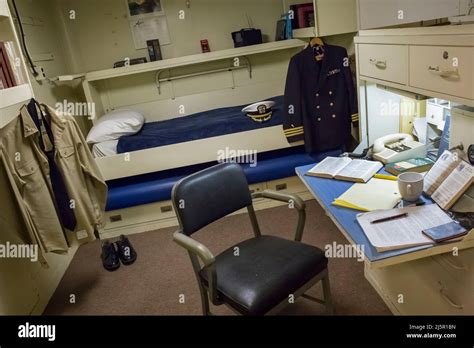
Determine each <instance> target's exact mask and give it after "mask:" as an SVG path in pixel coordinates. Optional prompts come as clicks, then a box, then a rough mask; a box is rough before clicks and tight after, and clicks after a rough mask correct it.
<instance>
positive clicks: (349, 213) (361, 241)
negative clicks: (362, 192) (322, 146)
mask: <svg viewBox="0 0 474 348" xmlns="http://www.w3.org/2000/svg"><path fill="white" fill-rule="evenodd" d="M314 166H315V164H311V165H307V166H303V167H298V168H296V173H297V174H298V176H299V177H300V179H301V180H302V181H303V182H304V183H305V184H306V186H308V187H309V189H310V191H311V193H312V194H313V196H315V197H316V198H317V200H318V201H319V202H320V203H321V204H322V205H323V208H324V209H325V210H326V211H327V212H329V213H330V214H331V215H332V217H333V218H334V219H335V220H336V221H337V222H338V223H339V225H340V226H341V227H342V228H343V229H344V230H345V231H346V233H347V234H348V235H349V236H350V237H351V239H352V242H354V244H357V245H363V246H364V253H365V257H366V258H367V259H368V260H369V261H378V260H382V259H386V258H389V257H393V256H399V255H403V254H407V253H411V252H414V251H418V250H423V249H428V248H431V245H423V246H418V247H412V248H406V249H399V250H391V251H385V252H382V253H379V252H378V251H377V250H376V249H375V248H374V247H373V246H372V244H370V242H369V240H368V239H367V237H366V235H365V233H364V231H363V230H362V228H361V227H360V225H359V223H358V222H357V219H356V217H357V215H358V214H360V213H361V212H360V211H357V210H354V209H348V208H343V207H338V206H335V205H332V204H331V203H332V202H333V201H334V200H335V199H336V198H338V197H339V196H340V195H342V194H343V193H344V192H346V191H347V190H348V189H349V188H350V187H351V186H352V185H354V183H352V182H347V181H340V180H334V179H325V178H318V177H313V176H307V175H304V174H305V173H307V172H308V171H309V170H310V169H311V168H313V167H314ZM380 173H382V174H388V173H386V172H384V171H383V170H381V171H380ZM425 201H426V202H427V203H428V204H429V203H432V202H431V201H429V200H426V199H425Z"/></svg>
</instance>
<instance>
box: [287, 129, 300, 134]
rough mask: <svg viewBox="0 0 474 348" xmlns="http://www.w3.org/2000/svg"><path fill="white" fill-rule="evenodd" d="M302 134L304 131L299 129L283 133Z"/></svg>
mask: <svg viewBox="0 0 474 348" xmlns="http://www.w3.org/2000/svg"><path fill="white" fill-rule="evenodd" d="M300 133H301V134H302V133H304V130H303V129H299V130H295V131H291V132H285V135H291V134H300Z"/></svg>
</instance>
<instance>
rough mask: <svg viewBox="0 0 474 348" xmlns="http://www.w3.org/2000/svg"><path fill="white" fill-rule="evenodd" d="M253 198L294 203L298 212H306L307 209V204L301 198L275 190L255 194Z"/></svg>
mask: <svg viewBox="0 0 474 348" xmlns="http://www.w3.org/2000/svg"><path fill="white" fill-rule="evenodd" d="M252 198H269V199H273V200H275V201H280V202H286V203H293V204H294V205H295V208H296V209H297V210H304V209H305V208H306V204H305V202H304V201H303V200H302V199H301V197H299V196H297V195H293V194H290V193H283V192H277V191H273V190H264V191H262V192H255V193H253V194H252Z"/></svg>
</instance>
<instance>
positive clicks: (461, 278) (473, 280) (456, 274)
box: [433, 248, 474, 297]
mask: <svg viewBox="0 0 474 348" xmlns="http://www.w3.org/2000/svg"><path fill="white" fill-rule="evenodd" d="M433 259H434V260H435V261H436V262H437V263H439V264H440V265H441V266H443V267H444V268H445V269H446V271H447V272H448V273H449V274H451V276H452V277H453V278H454V279H455V280H456V281H458V282H459V283H460V284H461V285H462V286H466V287H468V288H469V287H470V288H471V291H472V293H473V294H474V248H471V249H467V250H460V251H459V253H458V254H457V256H454V255H453V254H452V253H446V254H441V255H436V256H433ZM473 297H474V295H473Z"/></svg>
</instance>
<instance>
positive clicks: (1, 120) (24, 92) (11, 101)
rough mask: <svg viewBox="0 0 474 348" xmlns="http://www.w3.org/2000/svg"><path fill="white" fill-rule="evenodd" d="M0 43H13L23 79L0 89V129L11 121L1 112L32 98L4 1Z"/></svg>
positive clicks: (0, 1) (2, 0)
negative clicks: (16, 83) (21, 81)
mask: <svg viewBox="0 0 474 348" xmlns="http://www.w3.org/2000/svg"><path fill="white" fill-rule="evenodd" d="M0 41H1V42H11V43H13V47H14V50H15V51H16V53H17V55H18V59H19V60H18V61H17V62H15V64H17V67H16V68H17V69H21V72H22V75H23V76H24V77H25V81H23V83H20V84H18V85H17V86H14V87H8V88H5V86H3V88H2V87H0V128H1V127H3V126H5V125H6V124H7V123H8V122H10V121H11V117H12V116H11V114H10V116H8V115H7V113H3V112H2V110H3V109H5V108H7V107H9V106H12V105H15V104H18V103H21V102H24V101H26V100H28V99H30V98H32V97H33V90H32V88H31V85H30V83H29V78H28V72H27V70H26V66H25V61H24V59H23V56H22V55H21V48H20V45H19V40H18V36H17V34H16V31H15V26H14V22H13V18H12V16H11V13H10V11H9V9H8V5H7V2H6V0H0Z"/></svg>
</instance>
